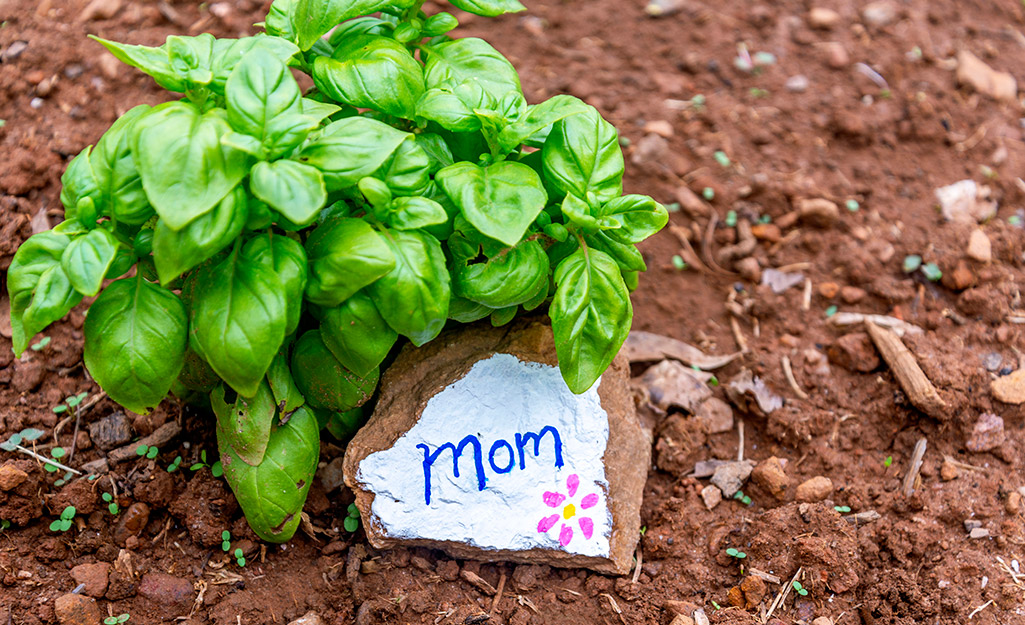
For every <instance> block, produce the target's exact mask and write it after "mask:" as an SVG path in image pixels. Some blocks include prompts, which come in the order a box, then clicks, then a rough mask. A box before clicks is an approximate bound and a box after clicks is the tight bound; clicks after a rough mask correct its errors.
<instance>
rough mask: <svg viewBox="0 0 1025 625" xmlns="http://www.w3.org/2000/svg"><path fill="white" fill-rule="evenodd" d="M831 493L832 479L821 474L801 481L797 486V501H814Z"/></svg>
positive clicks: (820, 499)
mask: <svg viewBox="0 0 1025 625" xmlns="http://www.w3.org/2000/svg"><path fill="white" fill-rule="evenodd" d="M832 494H833V480H831V479H829V478H828V477H824V476H821V475H818V476H815V477H813V478H811V479H810V480H807V481H805V482H802V483H801V484H800V485H799V486H798V487H797V493H796V499H797V501H804V502H808V503H815V502H817V501H822V500H823V499H825V498H826V497H829V496H830V495H832Z"/></svg>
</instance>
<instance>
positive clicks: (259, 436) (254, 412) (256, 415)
mask: <svg viewBox="0 0 1025 625" xmlns="http://www.w3.org/2000/svg"><path fill="white" fill-rule="evenodd" d="M210 407H211V408H213V411H214V414H215V415H216V416H217V445H218V447H219V448H224V447H228V448H229V449H231V451H232V452H233V453H234V454H235V455H236V456H238V457H239V458H240V459H241V460H242V461H243V462H245V463H246V464H250V465H253V466H256V465H258V464H260V462H261V461H262V460H263V455H264V453H266V451H267V443H269V442H270V431H271V426H272V425H273V423H274V416H275V414H276V413H277V405H276V404H275V402H274V395H273V393H271V390H270V386H269V385H268V384H267V382H266V381H263V382H260V385H259V386H258V387H257V389H256V394H255V395H253V396H252V397H242V396H241V395H239V396H237V398H236V399H235V403H233V404H228V403H226V402H225V401H224V385H223V384H222V385H219V386H218V387H217V388H215V389H214V390H213V391H211V392H210Z"/></svg>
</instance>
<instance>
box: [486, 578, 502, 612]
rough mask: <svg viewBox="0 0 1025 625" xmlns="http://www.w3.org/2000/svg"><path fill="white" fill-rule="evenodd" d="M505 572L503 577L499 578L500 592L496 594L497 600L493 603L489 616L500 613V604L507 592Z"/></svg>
mask: <svg viewBox="0 0 1025 625" xmlns="http://www.w3.org/2000/svg"><path fill="white" fill-rule="evenodd" d="M505 580H506V576H505V571H504V570H503V571H502V573H501V575H499V577H498V591H497V592H496V593H495V598H494V600H492V602H491V609H490V610H488V614H494V613H495V612H497V611H498V602H499V601H501V600H502V593H503V592H505Z"/></svg>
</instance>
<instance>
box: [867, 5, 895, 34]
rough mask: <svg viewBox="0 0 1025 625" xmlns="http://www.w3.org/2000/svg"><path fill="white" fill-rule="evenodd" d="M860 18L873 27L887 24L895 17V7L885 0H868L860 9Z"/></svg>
mask: <svg viewBox="0 0 1025 625" xmlns="http://www.w3.org/2000/svg"><path fill="white" fill-rule="evenodd" d="M861 18H862V19H863V20H865V23H866V24H868V25H869V26H873V27H875V28H882V27H883V26H889V25H890V24H892V23H893V21H894V20H896V19H897V7H896V6H894V5H893V4H892V3H891V2H888V1H887V0H879V1H878V2H869V3H868V4H866V5H865V6H864V7H862V9H861Z"/></svg>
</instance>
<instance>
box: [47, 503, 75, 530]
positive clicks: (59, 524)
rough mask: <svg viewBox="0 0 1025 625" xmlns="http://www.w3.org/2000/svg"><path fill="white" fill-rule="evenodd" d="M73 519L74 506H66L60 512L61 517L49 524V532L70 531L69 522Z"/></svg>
mask: <svg viewBox="0 0 1025 625" xmlns="http://www.w3.org/2000/svg"><path fill="white" fill-rule="evenodd" d="M74 518H75V506H68V507H67V508H64V510H63V511H62V512H61V517H60V518H59V519H57V520H56V521H54V522H53V523H50V531H51V532H66V531H68V530H69V529H71V521H72V519H74Z"/></svg>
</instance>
